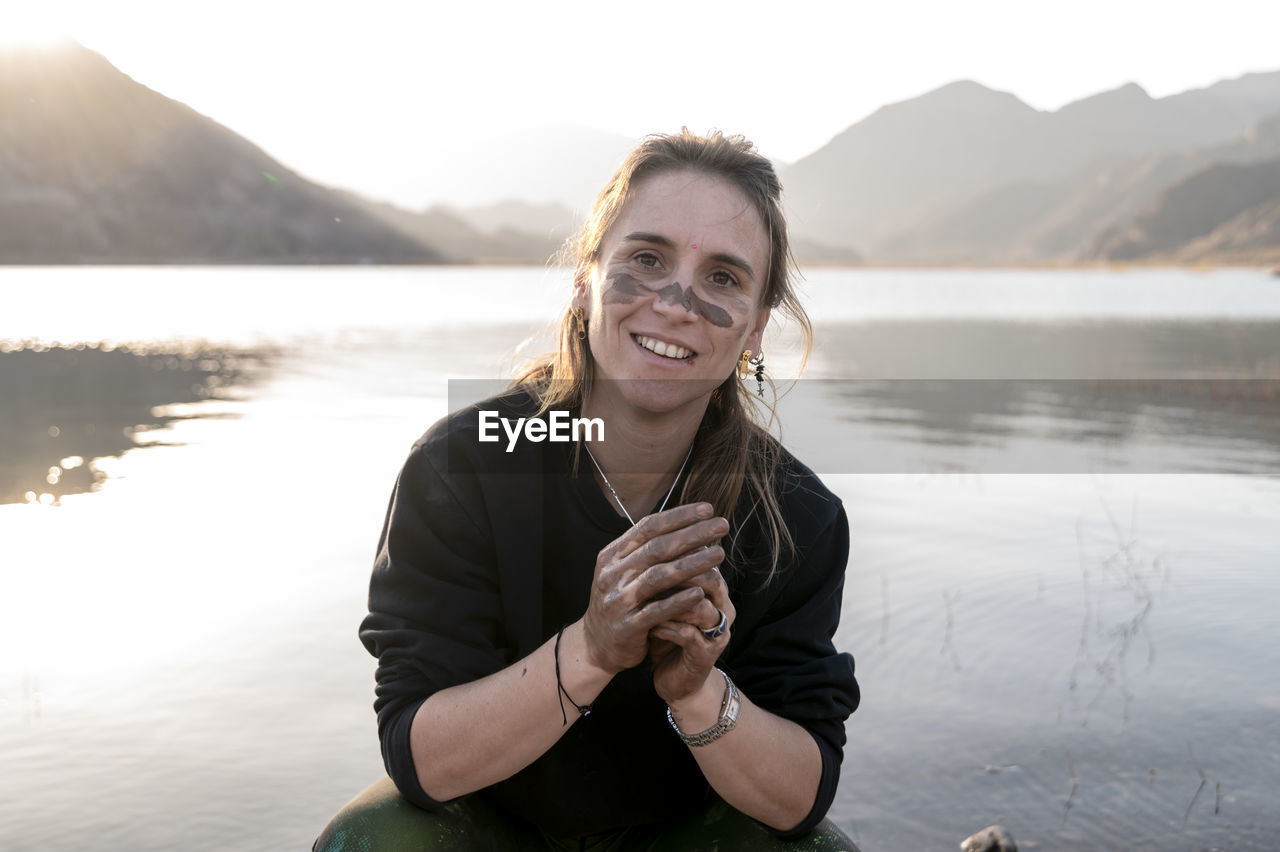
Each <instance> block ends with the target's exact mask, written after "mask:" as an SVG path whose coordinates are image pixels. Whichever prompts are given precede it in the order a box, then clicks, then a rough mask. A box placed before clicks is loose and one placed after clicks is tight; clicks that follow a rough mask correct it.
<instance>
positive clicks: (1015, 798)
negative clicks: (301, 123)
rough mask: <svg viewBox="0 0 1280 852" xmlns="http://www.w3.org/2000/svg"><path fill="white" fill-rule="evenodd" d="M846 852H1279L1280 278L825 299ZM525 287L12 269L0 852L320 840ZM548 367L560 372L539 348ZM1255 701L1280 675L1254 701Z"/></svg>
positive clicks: (3, 353) (372, 737)
mask: <svg viewBox="0 0 1280 852" xmlns="http://www.w3.org/2000/svg"><path fill="white" fill-rule="evenodd" d="M806 278H807V282H806V285H805V288H804V289H805V291H806V299H807V303H808V304H809V306H810V309H811V313H812V316H813V318H814V320H815V325H816V341H815V346H814V349H813V352H812V355H811V357H810V359H809V362H808V365H807V368H806V370H805V372H804V374H803V375H804V378H803V379H801V380H800V381H798V382H795V383H787V382H782V381H781V380H782V379H784V378H786V377H788V376H791V375H793V374H794V372H795V370H796V369H797V368H798V366H799V360H800V358H799V355H800V353H799V350H798V348H797V341H796V336H795V334H794V333H793V332H788V331H783V332H782V333H780V334H777V335H773V336H771V337H768V338H767V339H766V346H765V351H766V353H767V355H768V363H769V366H770V370H771V375H774V376H776V377H777V378H778V379H779V380H780V384H779V390H780V391H781V392H783V395H782V398H781V401H780V403H779V412H780V417H781V423H782V437H783V439H784V441H785V442H786V443H787V444H788V446H790V447H791V448H792V449H793V450H794V451H795V452H796V453H797V455H799V456H800V457H801V458H802V459H803V460H805V461H807V462H808V463H809V464H810V465H811V466H812V467H813V468H814V469H815V470H817V471H818V472H819V473H820V474H821V475H822V476H823V478H824V481H826V482H827V484H828V485H829V486H830V487H831V488H832V489H833V490H834V491H835V492H836V493H837V494H839V495H840V496H841V498H842V499H843V500H844V502H845V506H846V510H847V511H848V514H849V520H850V526H851V532H852V544H851V554H850V561H849V567H848V576H847V581H846V587H845V604H844V613H843V619H842V624H841V628H840V630H839V632H838V633H837V636H836V642H837V645H838V646H839V647H840V648H841V649H842V650H848V651H850V652H851V653H852V654H853V655H854V657H855V659H856V661H857V671H858V679H859V683H860V685H861V687H862V692H863V703H862V706H861V707H860V708H859V710H858V711H857V712H856V713H855V714H854V715H853V716H852V717H851V718H850V720H849V723H848V727H847V730H848V736H849V743H848V745H847V746H846V751H845V762H844V767H843V772H842V778H841V784H840V790H839V793H838V794H837V798H836V801H835V804H834V805H833V807H832V810H831V814H830V815H831V817H832V819H833V820H835V821H836V822H837V823H839V824H840V825H841V826H842V827H844V828H845V829H846V830H847V831H848V832H849V833H850V835H851V836H853V837H854V838H855V839H856V840H857V841H858V842H859V843H860V844H861V845H862V846H863V848H864V849H866V850H872V849H955V848H957V844H958V842H959V841H960V840H961V839H963V838H964V837H965V836H967V835H968V834H970V833H972V832H974V831H977V830H978V829H980V828H983V827H984V826H986V825H989V824H992V823H996V822H1001V823H1003V824H1004V825H1005V826H1006V827H1007V828H1008V829H1009V830H1010V832H1011V833H1012V834H1013V836H1014V837H1015V838H1016V839H1017V841H1018V842H1019V843H1020V844H1021V845H1022V846H1023V847H1024V848H1037V849H1085V848H1088V849H1096V848H1126V849H1152V850H1155V849H1161V850H1164V849H1201V848H1212V847H1216V848H1231V849H1259V850H1261V849H1271V848H1274V847H1275V846H1276V844H1277V842H1278V838H1280V816H1277V811H1276V808H1275V786H1276V779H1277V777H1280V772H1278V770H1280V712H1278V711H1280V688H1278V687H1277V681H1276V678H1275V676H1274V672H1276V671H1280V650H1277V649H1278V648H1280V641H1278V640H1280V622H1277V619H1276V617H1275V614H1274V610H1275V601H1276V600H1278V599H1280V571H1278V570H1277V563H1278V562H1280V560H1278V559H1277V555H1278V554H1280V476H1278V475H1277V474H1280V418H1278V417H1277V415H1278V414H1280V392H1278V391H1280V279H1277V278H1275V277H1272V276H1271V275H1270V274H1269V273H1267V272H1266V271H1263V270H1247V269H1239V270H1217V271H1205V272H1199V271H1185V270H1160V269H1142V270H1129V271H1054V270H1043V271H1008V270H998V271H983V270H961V271H913V270H890V271H886V270H843V269H814V270H807V271H806ZM567 286H568V278H567V275H566V274H565V273H564V272H563V271H561V270H544V269H541V268H483V267H477V268H450V267H444V268H380V267H353V268H243V269H241V268H180V267H175V268H165V267H156V268H103V269H93V268H17V267H9V268H0V300H2V301H0V305H3V308H2V309H0V405H2V406H3V409H2V410H0V756H2V758H0V759H2V761H3V763H2V770H3V771H0V837H2V838H3V840H2V841H0V847H3V848H5V849H18V850H26V849H31V850H36V849H39V850H73V849H75V850H79V849H84V848H102V849H130V850H169V849H175V848H180V849H184V850H213V849H228V848H231V849H238V850H241V849H242V850H257V849H262V850H268V849H283V848H306V847H309V845H310V843H311V841H312V840H313V839H314V837H315V835H316V834H317V833H318V832H319V830H320V829H321V828H322V827H323V825H324V824H325V822H326V821H327V819H328V818H329V816H330V815H332V813H333V812H334V811H336V810H337V809H338V808H339V807H340V806H341V805H342V804H344V803H345V802H346V801H347V800H348V799H350V798H351V797H352V796H353V795H354V794H355V793H356V792H358V791H359V790H360V789H362V788H363V787H364V786H366V785H367V784H368V783H370V782H372V781H373V780H374V779H376V778H377V777H378V776H379V775H380V774H381V772H382V769H381V760H380V757H379V753H378V744H377V737H376V731H375V725H374V716H373V712H372V706H371V705H372V699H373V692H372V685H373V669H374V661H373V659H372V658H371V657H369V656H368V655H367V654H366V653H365V652H364V650H363V648H362V647H361V646H360V644H359V642H358V641H357V639H356V635H355V634H356V627H357V625H358V624H359V622H360V619H361V618H362V617H363V614H364V611H365V609H364V606H365V601H364V598H365V593H366V590H367V582H368V572H369V569H370V567H371V562H372V558H373V551H374V546H375V544H376V541H377V536H378V532H379V530H380V528H381V523H382V516H383V512H384V510H385V506H386V499H387V497H388V495H389V493H390V489H391V486H392V483H393V481H394V478H395V475H396V473H397V471H398V469H399V466H400V464H401V463H402V461H403V459H404V456H405V454H406V453H407V451H408V449H409V446H410V445H411V444H412V442H413V441H414V440H415V439H416V438H417V437H418V435H420V434H421V433H422V432H423V431H424V430H425V428H426V427H427V426H428V425H430V424H431V423H432V422H433V421H434V420H436V419H438V418H439V417H441V416H443V415H444V414H445V413H446V411H447V410H448V408H449V404H450V399H451V398H452V399H453V400H454V402H455V403H456V402H457V401H458V400H459V399H461V398H463V397H466V396H467V395H468V394H469V393H470V392H471V391H472V390H474V389H475V387H477V386H473V385H471V384H469V383H468V381H467V380H478V379H494V378H497V377H501V376H505V375H507V374H509V372H510V368H511V366H512V364H514V363H517V362H518V360H519V359H520V358H521V357H522V355H523V354H527V353H530V352H536V351H538V350H539V346H540V344H539V342H538V340H539V339H538V338H536V337H535V338H534V339H533V342H532V343H530V344H529V345H528V346H527V347H525V348H524V349H518V346H519V344H520V343H521V342H522V341H525V340H526V339H527V338H530V337H531V336H533V335H536V333H537V332H538V331H539V330H540V329H542V328H543V327H544V325H545V323H547V322H549V321H550V319H551V318H552V317H553V315H554V314H555V312H556V311H557V309H558V307H559V306H560V305H561V304H562V300H563V299H564V298H565V294H566V292H567ZM543 339H545V338H543ZM1268 673H1271V674H1268Z"/></svg>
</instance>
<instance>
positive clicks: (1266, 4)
mask: <svg viewBox="0 0 1280 852" xmlns="http://www.w3.org/2000/svg"><path fill="white" fill-rule="evenodd" d="M1278 33H1280V2H1275V0H1215V2H1211V3H1210V2H1199V3H1186V2H1178V0H1174V2H1169V0H1164V1H1163V2H1148V0H1138V2H1126V0H1104V2H1098V0H1078V2H1073V3H1065V2H1056V3H1047V2H1027V0H1008V2H1006V0H964V2H956V0H939V2H910V1H909V0H907V2H884V0H879V2H875V3H860V2H844V3H841V2H832V0H822V1H821V2H815V1H814V0H788V2H782V3H756V2H751V0H736V2H705V3H698V2H668V1H667V0H646V2H640V3H636V2H629V3H609V2H600V0H597V2H563V3H556V2H544V3H531V2H493V3H466V2H461V0H455V1H454V2H448V3H440V2H432V0H415V2H409V1H408V0H367V2H363V3H359V4H357V3H355V2H350V0H348V2H343V3H333V2H326V0H310V2H306V3H302V2H291V1H290V2H285V0H280V2H277V0H255V2H243V0H219V2H205V1H204V0H181V2H175V0H165V1H164V2H151V1H150V0H109V1H108V2H103V0H43V2H41V0H0V41H3V40H6V39H7V40H11V41H12V40H22V39H28V38H32V37H48V36H50V35H56V34H64V35H69V36H71V37H73V38H75V39H77V40H78V41H80V42H81V43H82V44H84V45H85V46H87V47H90V48H92V49H94V50H97V51H98V52H100V53H102V54H104V55H105V56H106V57H107V58H108V59H109V60H110V61H111V62H112V63H114V64H115V65H116V67H118V68H120V69H121V70H122V71H124V72H125V73H127V74H129V75H130V76H132V77H133V78H134V79H136V80H138V81H139V82H141V83H144V84H146V85H147V86H150V87H151V88H153V89H156V90H157V91H159V92H161V93H163V94H165V95H168V96H169V97H172V98H175V99H177V100H180V101H183V102H184V103H186V104H188V105H190V106H192V107H193V108H195V109H196V110H198V111H200V112H202V113H204V114H206V115H208V116H210V117H212V118H214V119H216V120H217V121H219V122H221V123H223V124H225V125H227V126H228V127H230V128H231V129H233V130H234V131H236V132H237V133H240V134H241V135H243V136H245V137H247V138H248V139H250V140H251V141H253V142H255V143H256V144H258V145H260V146H261V147H263V148H265V149H266V150H267V151H268V153H270V154H271V155H273V156H275V157H277V158H278V159H280V160H282V161H283V162H284V163H285V164H286V165H288V166H290V167H292V168H294V169H296V170H298V171H300V172H302V173H303V174H305V175H307V176H308V177H311V178H313V179H316V180H319V181H321V182H323V183H328V184H333V185H339V186H347V187H352V188H355V189H359V190H361V191H364V192H366V193H368V194H371V195H375V196H377V197H381V198H389V199H391V200H395V201H398V202H400V203H405V204H410V205H414V206H420V205H422V204H425V203H427V202H432V201H437V200H441V199H436V198H432V197H430V190H429V189H427V188H424V187H421V186H414V185H413V182H412V181H407V180H406V179H405V175H406V174H411V173H412V172H413V169H414V163H415V162H421V161H422V160H423V159H424V158H431V157H434V156H440V155H448V152H457V151H465V150H466V148H467V145H468V142H469V141H470V140H472V139H475V138H482V137H487V136H493V135H496V134H498V133H499V132H500V131H502V130H503V129H505V128H510V127H516V128H520V127H531V126H536V125H541V124H566V123H568V124H580V125H584V126H588V127H593V128H597V129H600V130H606V131H610V132H616V133H621V134H625V135H628V136H632V137H639V136H641V135H643V134H645V133H648V132H653V131H656V130H664V131H666V130H677V129H679V127H680V126H681V125H682V124H685V125H688V126H689V127H690V128H691V129H693V130H697V131H705V130H707V129H708V128H712V127H718V128H721V129H723V130H726V131H731V132H739V133H743V134H745V135H746V136H747V137H748V138H750V139H752V140H754V141H755V142H756V144H757V146H758V147H759V148H760V149H761V151H762V152H763V153H765V154H767V155H769V156H771V157H775V158H777V159H780V160H785V161H792V160H795V159H798V158H800V157H802V156H804V155H806V154H808V153H810V152H812V151H813V150H815V149H817V148H819V147H821V146H822V145H823V144H824V143H825V142H827V141H828V140H829V139H830V138H831V137H832V136H834V135H835V134H837V133H839V132H840V131H841V130H843V129H845V128H846V127H848V126H849V125H850V124H853V123H854V122H856V121H858V120H859V119H861V118H863V117H865V116H866V115H868V114H869V113H871V112H872V111H874V110H875V109H876V108H877V107H879V106H882V105H884V104H886V103H891V102H893V101H897V100H902V99H905V98H909V97H913V96H915V95H919V94H922V93H924V92H926V91H929V90H930V89H934V88H936V87H938V86H941V85H944V84H946V83H948V82H951V81H953V80H957V79H973V80H977V81H978V82H980V83H983V84H985V85H987V86H990V87H992V88H995V89H1000V90H1003V91H1010V92H1013V93H1014V94H1016V95H1018V96H1019V97H1020V98H1022V100H1024V101H1026V102H1027V103H1029V104H1030V105H1032V106H1034V107H1036V108H1038V109H1044V110H1053V109H1057V108H1058V107H1061V106H1062V105H1063V104H1066V103H1069V102H1070V101H1072V100H1076V99H1078V98H1080V97H1084V96H1087V95H1089V94H1093V93H1096V92H1098V91H1102V90H1105V89H1110V88H1115V87H1116V86H1119V85H1121V84H1123V83H1126V82H1129V81H1134V82H1137V83H1139V84H1140V85H1142V86H1143V87H1144V88H1146V90H1147V91H1148V92H1149V93H1151V94H1152V95H1153V96H1157V97H1158V96H1163V95H1168V94H1173V93H1175V92H1179V91H1182V90H1185V89H1187V88H1195V87H1202V86H1206V85H1208V84H1210V83H1213V82H1215V81H1217V80H1220V79H1224V78H1229V77H1236V76H1239V75H1240V74H1242V73H1245V72H1247V71H1264V70H1276V69H1280V39H1278V38H1277V34H1278ZM459 200H464V199H459ZM474 200H479V199H474Z"/></svg>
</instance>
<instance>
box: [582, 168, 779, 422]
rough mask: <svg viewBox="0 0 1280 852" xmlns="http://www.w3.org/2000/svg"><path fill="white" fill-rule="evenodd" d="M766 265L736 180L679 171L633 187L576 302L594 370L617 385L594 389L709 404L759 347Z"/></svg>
mask: <svg viewBox="0 0 1280 852" xmlns="http://www.w3.org/2000/svg"><path fill="white" fill-rule="evenodd" d="M768 263H769V236H768V233H767V231H766V230H765V227H764V223H763V222H762V221H761V218H760V215H759V214H758V213H757V212H756V209H755V207H754V206H753V205H752V204H751V202H750V201H749V200H748V199H747V197H746V195H744V194H743V193H742V191H741V190H739V189H738V188H737V187H736V186H734V185H733V184H732V183H730V182H728V181H726V180H724V179H722V178H719V177H713V176H709V175H706V174H701V173H698V172H691V171H678V172H666V173H661V174H658V175H653V176H650V177H648V178H646V179H645V180H643V181H642V182H640V183H638V184H636V185H633V186H632V187H631V190H630V192H629V193H628V195H627V199H626V201H625V202H624V203H623V206H622V209H621V211H620V212H619V215H618V218H617V220H616V221H615V222H614V223H613V225H612V227H610V228H609V231H608V232H607V233H606V234H605V238H604V242H603V244H602V246H601V251H600V257H599V260H598V261H597V262H596V263H595V264H594V265H593V266H592V268H591V269H590V270H588V272H587V275H586V276H585V279H586V280H582V279H581V278H580V280H579V282H578V285H577V289H576V291H575V297H574V305H575V306H576V307H582V308H583V309H584V310H586V311H587V315H588V317H589V325H588V328H589V341H590V344H591V353H592V355H593V357H594V359H595V364H596V375H597V376H598V377H599V378H600V379H604V380H613V381H606V383H605V387H603V388H601V390H602V391H603V392H604V393H605V394H612V393H617V394H620V395H621V396H622V397H623V398H625V400H626V402H628V403H630V404H631V405H634V406H636V407H638V408H641V409H644V410H648V411H652V412H655V413H662V412H666V411H672V410H676V409H678V408H680V407H682V406H687V405H695V404H696V405H701V406H702V408H703V409H705V406H706V402H707V400H708V399H709V398H710V395H711V392H712V391H714V390H715V389H716V387H718V386H719V385H720V384H721V383H722V382H723V381H724V380H725V379H726V378H727V377H728V376H729V375H730V374H731V373H732V372H733V371H734V370H735V369H736V368H737V365H738V361H739V359H740V357H741V355H742V351H743V350H744V349H750V350H751V351H752V352H759V351H760V338H761V335H762V334H763V332H764V327H765V325H766V324H767V323H768V321H769V309H768V308H764V307H761V305H760V302H761V296H762V293H763V291H764V286H765V276H766V275H767V274H768ZM637 379H639V380H641V381H634V380H637ZM622 380H625V384H621V385H614V382H618V381H622Z"/></svg>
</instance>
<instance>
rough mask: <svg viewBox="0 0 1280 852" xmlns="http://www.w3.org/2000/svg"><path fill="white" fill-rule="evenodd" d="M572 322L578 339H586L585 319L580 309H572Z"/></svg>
mask: <svg viewBox="0 0 1280 852" xmlns="http://www.w3.org/2000/svg"><path fill="white" fill-rule="evenodd" d="M573 322H574V325H575V326H576V327H577V330H578V339H579V340H586V339H587V318H586V317H585V316H583V312H582V308H574V309H573Z"/></svg>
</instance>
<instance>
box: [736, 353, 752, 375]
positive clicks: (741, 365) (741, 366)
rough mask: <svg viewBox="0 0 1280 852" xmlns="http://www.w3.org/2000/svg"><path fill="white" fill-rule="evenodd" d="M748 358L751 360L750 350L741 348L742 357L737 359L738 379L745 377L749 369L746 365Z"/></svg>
mask: <svg viewBox="0 0 1280 852" xmlns="http://www.w3.org/2000/svg"><path fill="white" fill-rule="evenodd" d="M750 360H751V350H750V349H744V350H742V357H741V358H739V359H738V378H740V379H746V378H747V372H748V369H749V368H748V367H747V363H748V362H749V361H750Z"/></svg>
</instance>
